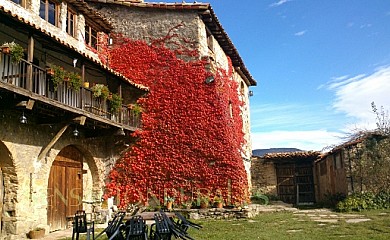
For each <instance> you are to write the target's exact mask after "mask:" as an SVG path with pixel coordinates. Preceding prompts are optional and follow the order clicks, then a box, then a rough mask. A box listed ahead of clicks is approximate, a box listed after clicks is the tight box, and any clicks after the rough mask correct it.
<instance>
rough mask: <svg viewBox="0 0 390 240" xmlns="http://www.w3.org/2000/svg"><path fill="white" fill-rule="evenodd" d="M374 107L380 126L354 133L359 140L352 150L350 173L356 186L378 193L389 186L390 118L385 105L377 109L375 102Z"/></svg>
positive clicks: (388, 188)
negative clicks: (372, 129)
mask: <svg viewBox="0 0 390 240" xmlns="http://www.w3.org/2000/svg"><path fill="white" fill-rule="evenodd" d="M371 107H372V111H373V112H374V113H375V114H376V120H377V122H376V126H377V129H375V131H360V132H359V133H357V134H356V135H355V137H357V138H356V139H355V140H356V141H357V142H359V143H358V144H357V145H356V147H355V148H354V149H350V151H349V155H350V157H352V159H351V160H352V164H351V177H352V178H353V181H354V183H356V184H357V185H356V184H355V190H357V191H365V192H372V193H379V192H381V191H388V190H390V139H389V134H390V119H389V114H388V111H385V110H384V108H383V106H381V108H380V109H378V108H377V107H376V105H375V103H374V102H372V103H371ZM359 139H360V140H361V141H359ZM356 187H357V188H356Z"/></svg>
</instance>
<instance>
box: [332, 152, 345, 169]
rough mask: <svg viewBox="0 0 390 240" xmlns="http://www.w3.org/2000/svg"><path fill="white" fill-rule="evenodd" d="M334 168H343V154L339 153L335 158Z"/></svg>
mask: <svg viewBox="0 0 390 240" xmlns="http://www.w3.org/2000/svg"><path fill="white" fill-rule="evenodd" d="M333 160H334V167H335V169H340V168H342V167H343V162H342V161H341V153H337V154H336V155H335V156H334V159H333Z"/></svg>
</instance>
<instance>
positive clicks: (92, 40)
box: [85, 24, 97, 49]
mask: <svg viewBox="0 0 390 240" xmlns="http://www.w3.org/2000/svg"><path fill="white" fill-rule="evenodd" d="M85 43H86V44H87V45H89V46H91V47H92V48H94V49H97V31H96V30H95V29H93V28H92V27H91V26H89V25H87V24H86V25H85Z"/></svg>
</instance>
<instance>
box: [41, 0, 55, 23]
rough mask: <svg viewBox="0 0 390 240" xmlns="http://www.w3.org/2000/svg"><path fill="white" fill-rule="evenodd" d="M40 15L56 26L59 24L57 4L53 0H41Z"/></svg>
mask: <svg viewBox="0 0 390 240" xmlns="http://www.w3.org/2000/svg"><path fill="white" fill-rule="evenodd" d="M39 16H40V17H41V18H43V19H45V20H46V21H48V22H49V23H51V24H53V25H54V26H56V25H57V4H56V3H55V2H53V1H51V0H41V5H40V8H39Z"/></svg>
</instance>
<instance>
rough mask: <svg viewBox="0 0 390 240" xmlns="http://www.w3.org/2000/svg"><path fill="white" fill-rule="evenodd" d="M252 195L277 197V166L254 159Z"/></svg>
mask: <svg viewBox="0 0 390 240" xmlns="http://www.w3.org/2000/svg"><path fill="white" fill-rule="evenodd" d="M251 174H252V193H253V194H254V193H262V194H270V195H275V196H276V195H277V177H276V170H275V165H274V163H272V162H265V161H264V159H261V158H258V157H254V158H252V166H251Z"/></svg>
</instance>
